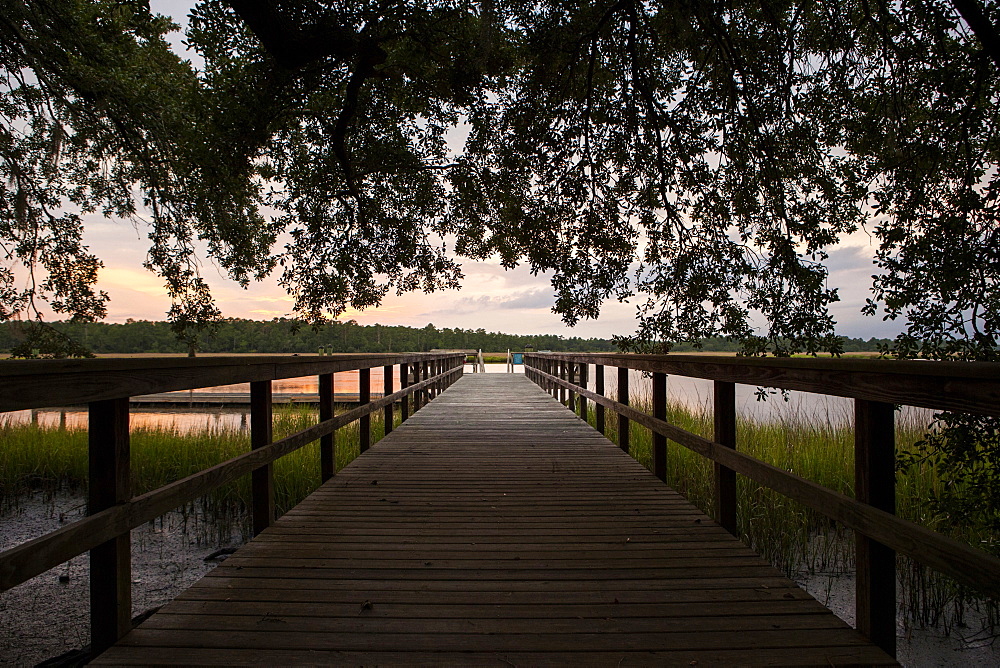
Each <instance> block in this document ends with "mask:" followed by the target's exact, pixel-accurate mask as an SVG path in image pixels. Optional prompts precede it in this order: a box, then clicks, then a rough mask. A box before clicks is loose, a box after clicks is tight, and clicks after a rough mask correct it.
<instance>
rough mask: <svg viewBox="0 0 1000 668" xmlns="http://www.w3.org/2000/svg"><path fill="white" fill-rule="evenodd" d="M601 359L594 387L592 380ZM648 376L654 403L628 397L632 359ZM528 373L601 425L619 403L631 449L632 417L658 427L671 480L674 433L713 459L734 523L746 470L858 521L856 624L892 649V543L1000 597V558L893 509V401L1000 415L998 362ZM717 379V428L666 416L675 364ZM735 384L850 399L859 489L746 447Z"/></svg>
mask: <svg viewBox="0 0 1000 668" xmlns="http://www.w3.org/2000/svg"><path fill="white" fill-rule="evenodd" d="M591 366H593V368H594V377H593V387H594V391H591V390H589V389H587V388H588V387H589V384H588V375H589V369H590V367H591ZM608 366H610V367H616V368H617V377H618V383H617V384H618V391H617V400H615V399H612V398H610V397H607V396H604V395H605V391H604V381H605V368H606V367H608ZM630 369H631V370H636V371H643V372H646V373H648V374H650V375H651V376H652V413H653V414H652V415H648V414H646V413H643V412H641V411H638V410H636V409H635V408H633V407H630V406H629V370H630ZM525 374H526V375H527V376H528V378H530V379H531V380H533V381H534V382H535V383H537V384H538V385H540V386H541V387H542V388H543V389H545V390H547V391H548V392H549V393H550V394H552V395H553V396H554V397H556V398H557V399H559V400H560V401H562V402H563V403H566V404H567V406H568V407H569V408H570V409H571V410H578V411H579V414H580V416H581V417H586V416H587V414H588V409H587V401H588V400H590V401H593V402H594V403H595V405H596V408H595V411H594V413H595V426H596V428H597V430H598V431H600V432H601V433H602V434H603V433H605V410H606V409H610V410H612V411H614V412H615V413H617V414H618V416H619V419H618V443H619V446H620V447H621V448H622V449H623V450H625V451H626V452H628V450H629V431H628V430H629V422H630V421H632V422H636V423H637V424H640V425H642V426H643V427H646V428H648V429H649V430H650V431H651V432H652V435H653V453H652V454H653V473H654V474H655V475H656V476H657V477H658V478H660V480H663V481H666V463H667V457H666V447H667V440H668V439H669V440H670V441H673V442H675V443H678V444H680V445H682V446H684V447H686V448H689V449H690V450H693V451H694V452H696V453H698V454H700V455H702V456H704V457H707V458H708V459H711V460H712V461H713V462H714V507H715V512H716V519H717V520H718V522H719V523H720V524H721V525H722V526H723V527H724V528H726V529H727V530H728V531H729V532H730V533H732V534H734V535H738V530H737V523H736V517H737V497H736V475H737V474H740V475H743V476H746V477H747V478H750V479H751V480H753V481H755V482H757V483H759V484H761V485H763V486H765V487H768V488H770V489H773V490H775V491H777V492H778V493H780V494H783V495H784V496H786V497H788V498H790V499H793V500H795V501H798V502H800V503H802V504H804V505H806V506H808V507H809V508H812V509H813V510H816V511H818V512H820V513H822V514H824V515H826V516H827V517H829V518H830V519H832V520H836V521H838V522H840V523H841V524H843V525H844V526H846V527H848V528H849V529H853V530H854V531H855V536H856V545H857V547H856V567H857V590H856V618H857V628H858V630H859V631H860V632H861V633H862V634H864V635H865V636H866V637H867V638H869V639H870V640H871V641H872V642H874V643H875V644H876V645H878V646H879V647H881V648H882V649H883V650H885V651H886V652H888V653H889V654H891V655H893V656H895V649H896V553H897V552H898V553H900V554H905V555H907V556H909V557H910V558H912V559H914V560H915V561H917V562H919V563H921V564H924V565H926V566H928V567H930V568H932V569H934V570H936V571H938V572H940V573H943V574H945V575H948V576H950V577H952V578H954V579H955V580H957V581H958V582H960V583H962V584H965V585H968V586H970V587H973V588H974V589H976V590H978V591H980V592H982V593H983V594H985V595H988V596H992V597H1000V559H998V558H997V557H995V556H992V555H990V554H988V553H986V552H984V551H982V550H978V549H976V548H973V547H970V546H969V545H966V544H964V543H961V542H959V541H956V540H954V539H952V538H949V537H947V536H944V535H942V534H940V533H937V532H935V531H932V530H930V529H927V528H924V527H922V526H919V525H917V524H914V523H913V522H909V521H906V520H903V519H901V518H899V517H897V516H896V515H895V508H896V492H895V489H896V487H895V474H896V468H895V464H896V456H895V431H894V428H895V416H894V413H895V404H902V405H908V406H918V407H923V408H930V409H935V410H947V411H957V412H963V413H971V414H977V415H989V416H1000V364H995V363H985V362H983V363H980V362H926V361H895V360H858V359H798V358H741V357H722V356H701V355H698V356H694V355H632V354H629V355H609V354H573V355H566V354H553V353H546V354H539V353H532V354H525ZM669 374H674V375H679V376H686V377H691V378H702V379H707V380H711V381H713V382H714V397H713V403H714V438H713V439H707V438H703V437H701V436H699V435H696V434H693V433H691V432H689V431H686V430H683V429H681V428H679V427H677V426H675V425H673V424H670V423H669V422H667V421H666V416H667V392H666V387H667V375H669ZM736 384H744V385H750V386H757V387H771V388H780V389H784V390H801V391H806V392H814V393H819V394H826V395H833V396H838V397H847V398H851V399H854V416H855V424H854V433H855V498H851V497H849V496H846V495H844V494H841V493H839V492H835V491H833V490H831V489H828V488H826V487H823V486H821V485H819V484H816V483H814V482H811V481H809V480H806V479H805V478H802V477H800V476H797V475H795V474H794V473H790V472H788V471H785V470H783V469H781V468H778V467H775V466H772V465H770V464H768V463H766V462H763V461H761V460H759V459H756V458H754V457H751V456H749V455H746V454H744V453H741V452H740V451H739V450H738V445H739V444H738V443H737V442H736V391H735V388H736Z"/></svg>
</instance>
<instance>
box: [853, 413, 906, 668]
mask: <svg viewBox="0 0 1000 668" xmlns="http://www.w3.org/2000/svg"><path fill="white" fill-rule="evenodd" d="M895 442H896V439H895V427H894V415H893V406H892V404H889V403H883V402H881V401H866V400H863V399H855V400H854V490H855V491H854V496H855V498H856V499H857V500H858V501H860V502H861V503H866V504H868V505H870V506H874V507H875V508H878V509H879V510H884V511H885V512H887V513H892V514H895V513H896V461H895V460H896V448H895ZM855 544H856V550H857V556H856V563H857V592H856V601H855V605H856V609H857V624H858V631H860V632H861V633H862V634H864V635H865V636H866V637H867V638H868V639H869V640H871V641H872V642H873V643H875V644H876V645H878V646H879V647H881V648H882V649H883V650H884V651H885V652H886V653H887V654H889V655H890V656H896V553H895V551H894V550H892V549H890V548H888V547H886V546H885V545H883V544H882V543H880V542H878V541H876V540H872V539H871V538H868V537H867V536H865V535H863V534H861V533H860V532H855Z"/></svg>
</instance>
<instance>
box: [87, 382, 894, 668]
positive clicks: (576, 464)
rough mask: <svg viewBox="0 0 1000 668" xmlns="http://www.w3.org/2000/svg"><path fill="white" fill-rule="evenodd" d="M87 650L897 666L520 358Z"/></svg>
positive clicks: (182, 657) (173, 659) (436, 404)
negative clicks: (594, 424)
mask: <svg viewBox="0 0 1000 668" xmlns="http://www.w3.org/2000/svg"><path fill="white" fill-rule="evenodd" d="M95 663H96V664H98V665H121V664H127V665H137V664H138V665H151V664H160V665H179V664H183V665H294V664H297V665H301V664H355V665H376V664H383V665H384V664H390V665H391V664H420V665H442V664H457V665H497V666H513V665H517V666H528V665H609V666H617V665H636V664H639V665H650V664H658V665H665V664H672V665H709V664H712V665H734V664H740V665H785V664H795V665H808V664H812V665H841V664H867V665H873V664H875V665H884V664H888V665H894V664H895V662H894V661H893V660H892V659H891V658H890V657H889V656H888V655H887V654H885V653H883V652H882V651H881V650H879V649H877V648H876V647H875V646H873V645H872V644H870V643H869V642H867V641H866V640H864V639H863V638H862V636H861V635H860V634H858V633H857V632H855V631H854V630H852V629H851V628H849V627H848V626H847V625H846V624H844V623H843V622H842V621H840V620H839V619H838V618H837V617H835V616H834V615H833V614H832V613H830V612H829V611H828V610H827V609H826V608H824V607H823V606H822V605H820V604H819V603H818V602H816V601H815V600H814V599H812V598H811V597H810V596H809V595H808V594H806V593H805V592H803V591H802V590H801V589H800V588H798V587H797V586H796V585H795V584H794V583H793V582H791V581H790V580H788V579H786V578H785V577H783V576H782V575H781V574H780V573H779V572H778V571H777V570H776V569H774V568H772V567H771V566H769V565H768V564H766V563H765V562H764V561H763V560H762V559H761V558H760V557H758V556H757V555H755V554H754V553H753V552H752V551H751V550H749V549H748V548H746V547H745V546H744V545H743V544H742V543H740V542H739V541H737V540H736V539H734V538H733V537H732V536H730V535H729V534H728V533H727V532H726V531H724V530H723V529H722V528H720V527H719V526H718V525H716V524H715V523H714V522H713V521H712V520H711V519H709V518H708V517H707V516H705V515H704V514H703V513H701V512H700V511H698V510H697V509H695V508H694V507H693V506H692V505H691V504H689V503H688V502H687V501H686V500H684V499H683V498H682V497H681V496H679V495H678V494H677V493H675V492H673V491H672V490H670V489H669V488H667V487H666V486H664V485H663V483H661V482H660V481H659V480H657V479H656V478H655V477H654V476H653V475H652V474H650V473H649V472H647V471H646V470H645V469H644V468H642V467H641V466H640V465H639V464H638V463H636V462H635V461H634V460H633V459H632V458H630V457H629V456H628V455H627V454H625V453H623V452H622V451H621V450H619V449H618V448H617V447H615V446H614V445H613V444H612V443H610V442H609V441H608V440H606V439H605V438H604V437H602V436H601V435H600V434H598V433H597V432H596V431H594V430H593V429H591V428H590V427H589V426H587V425H586V424H585V423H584V422H582V421H581V420H579V419H578V418H577V417H575V416H574V415H573V414H572V413H571V412H570V411H568V410H567V409H566V408H565V407H563V406H562V405H560V404H559V403H558V402H557V401H556V400H554V399H553V398H551V397H550V396H549V395H547V394H546V393H545V392H543V391H542V390H540V389H539V388H538V387H537V386H536V385H534V384H533V383H532V382H531V381H529V380H528V379H526V378H525V377H524V376H522V375H520V374H517V375H504V374H475V375H467V376H464V377H463V378H461V379H460V380H459V381H458V382H457V383H456V384H455V385H453V386H452V387H451V388H449V389H448V390H447V391H445V392H444V394H442V395H441V396H440V397H439V398H438V399H436V400H434V401H433V402H432V403H430V404H429V405H427V406H426V407H424V408H422V409H421V410H420V411H419V412H417V413H416V414H415V415H413V416H411V417H410V419H409V420H408V421H407V422H406V423H405V424H403V425H402V426H401V427H399V428H397V429H396V430H394V431H393V432H392V433H391V434H390V435H388V436H387V437H386V438H384V439H383V440H381V441H379V442H378V443H377V444H376V445H375V446H374V447H373V448H372V449H370V450H369V451H368V452H366V453H365V454H363V455H362V456H360V457H359V458H358V459H356V460H355V461H354V462H353V463H352V464H351V465H350V466H348V467H347V468H345V469H344V470H342V471H340V472H339V473H338V474H337V475H336V477H335V478H333V479H332V480H330V481H329V482H327V483H326V484H324V485H323V486H322V487H321V488H320V489H319V490H317V491H316V492H315V493H314V494H313V495H312V496H310V497H309V498H308V499H307V500H306V501H304V502H303V503H301V504H300V505H298V506H297V507H296V508H295V509H294V510H292V511H291V512H289V513H288V514H286V515H285V516H284V517H282V518H281V519H279V520H278V521H277V522H276V523H275V524H274V525H273V526H272V527H270V528H269V529H267V530H265V531H264V532H263V533H262V534H261V535H260V536H258V537H257V538H256V539H255V540H253V541H252V542H250V543H249V544H247V545H245V546H244V547H243V548H241V549H240V550H239V551H238V552H237V553H236V554H234V555H233V556H231V557H230V558H229V559H227V560H226V561H225V562H224V563H223V564H222V565H220V566H219V567H218V568H216V569H215V570H214V571H213V572H212V573H210V574H209V575H208V576H206V577H205V578H203V579H202V580H201V581H200V582H198V583H197V584H195V585H194V586H193V587H191V588H190V589H188V590H187V591H186V592H184V593H183V594H182V595H181V596H179V597H178V598H177V599H176V600H175V601H174V602H172V603H170V604H168V605H167V606H165V607H164V608H163V609H162V610H161V611H160V612H159V613H157V614H156V615H154V616H153V617H151V618H150V619H149V620H147V621H146V622H145V623H143V624H142V625H141V626H139V627H138V628H136V629H134V630H133V631H131V632H130V633H129V634H128V635H127V636H125V637H124V638H123V639H122V640H121V641H120V642H119V643H118V644H117V645H116V646H115V647H113V648H111V649H110V650H108V651H107V652H105V653H104V654H103V655H102V656H100V657H99V658H98V660H97V661H96V662H95Z"/></svg>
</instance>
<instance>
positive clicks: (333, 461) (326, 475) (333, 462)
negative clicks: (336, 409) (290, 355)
mask: <svg viewBox="0 0 1000 668" xmlns="http://www.w3.org/2000/svg"><path fill="white" fill-rule="evenodd" d="M333 398H334V397H333V374H332V373H323V374H320V376H319V421H320V422H323V421H324V420H330V419H332V418H333ZM336 438H337V433H336V432H333V433H330V434H326V435H324V436H320V439H319V470H320V480H322V481H323V482H326V481H327V480H329V479H330V478H332V477H333V476H334V475H336V473H337V454H336V442H337V441H336Z"/></svg>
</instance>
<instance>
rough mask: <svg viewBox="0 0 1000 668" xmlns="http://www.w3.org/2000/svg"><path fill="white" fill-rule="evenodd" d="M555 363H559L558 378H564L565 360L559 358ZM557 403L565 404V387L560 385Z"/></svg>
mask: <svg viewBox="0 0 1000 668" xmlns="http://www.w3.org/2000/svg"><path fill="white" fill-rule="evenodd" d="M557 364H558V365H559V378H560V379H561V380H566V362H565V361H563V360H559V361H558V362H557ZM559 403H561V404H563V405H565V404H566V388H565V387H563V386H562V385H560V386H559Z"/></svg>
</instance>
